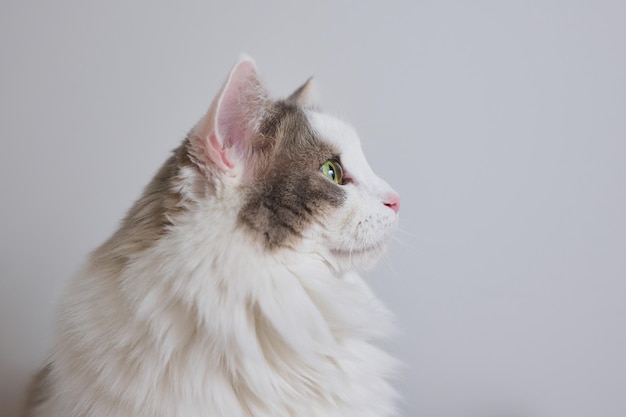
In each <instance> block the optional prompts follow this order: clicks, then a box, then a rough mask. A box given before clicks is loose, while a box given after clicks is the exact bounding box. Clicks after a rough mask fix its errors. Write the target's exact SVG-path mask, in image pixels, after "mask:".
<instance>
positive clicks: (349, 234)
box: [25, 57, 399, 417]
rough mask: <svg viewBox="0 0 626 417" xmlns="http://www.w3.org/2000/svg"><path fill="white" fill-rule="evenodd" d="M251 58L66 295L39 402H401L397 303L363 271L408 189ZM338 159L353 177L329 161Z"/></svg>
mask: <svg viewBox="0 0 626 417" xmlns="http://www.w3.org/2000/svg"><path fill="white" fill-rule="evenodd" d="M309 86H310V83H307V84H305V85H304V86H302V87H301V88H300V89H298V90H297V91H296V92H295V93H294V94H293V95H292V96H290V97H289V98H288V99H287V100H282V101H273V100H270V99H269V98H268V96H267V93H266V91H265V88H264V87H263V85H262V83H261V82H260V81H259V78H258V76H257V75H256V68H255V66H254V63H253V61H252V60H250V59H249V58H246V57H243V58H242V59H241V60H240V62H239V63H238V64H237V65H236V66H235V67H234V69H233V70H232V71H231V73H230V75H229V77H228V79H227V81H226V83H225V84H224V86H223V87H222V89H221V91H220V92H219V93H218V95H217V97H216V98H215V100H214V101H213V104H212V105H211V108H210V109H209V111H208V112H207V114H206V115H205V117H204V118H203V119H202V120H201V121H200V122H199V123H198V124H197V125H196V127H195V128H194V129H193V130H192V131H191V133H190V134H189V136H188V137H187V138H186V139H185V141H184V142H183V143H182V144H181V146H180V147H179V148H178V149H176V150H175V151H174V154H173V155H172V156H171V157H170V159H169V160H168V161H167V162H166V163H165V165H164V166H163V167H162V168H161V170H160V171H159V172H158V173H157V175H156V176H155V177H154V179H153V180H152V182H151V183H150V184H149V185H148V187H147V188H146V190H145V192H144V194H143V195H142V197H141V198H140V199H139V200H138V201H137V202H136V203H135V205H134V206H133V208H132V209H131V210H130V211H129V213H128V215H127V216H126V218H125V220H124V221H123V222H122V224H121V226H120V228H119V230H118V231H117V232H116V233H115V234H114V235H113V236H112V237H111V238H110V239H109V240H108V241H107V242H105V243H104V244H103V245H102V246H101V247H100V248H98V249H97V250H96V251H95V252H94V253H93V254H92V255H91V256H90V258H89V260H88V261H87V263H86V264H85V266H84V267H83V268H82V270H81V271H80V272H79V273H78V274H77V275H76V276H75V277H74V278H73V279H72V280H71V282H70V284H69V287H68V289H67V291H66V293H65V295H64V297H63V300H62V303H61V307H60V311H59V316H58V326H57V327H58V329H57V338H56V345H55V348H54V350H53V353H52V355H51V361H50V363H49V364H48V365H47V366H46V367H45V368H44V369H43V370H42V371H41V372H40V374H39V376H38V378H37V381H36V383H35V385H34V389H33V395H32V396H31V398H30V404H29V406H28V409H27V411H26V414H25V415H27V416H32V417H78V416H81V417H82V416H90V417H104V416H108V417H122V416H133V417H143V416H145V417H159V416H164V417H165V416H167V417H194V416H204V417H217V416H220V417H224V416H229V417H252V416H254V417H269V416H272V417H287V416H298V417H322V416H324V417H339V416H341V417H386V416H392V415H394V414H395V411H394V405H393V404H394V398H395V394H394V391H393V389H392V387H391V386H390V384H389V382H388V379H389V378H390V377H391V376H392V375H393V373H394V369H395V361H394V360H393V359H392V358H391V357H390V356H388V355H387V354H386V353H384V352H383V351H382V350H381V349H380V348H378V347H377V346H376V345H375V344H374V342H375V341H376V340H378V339H380V338H381V337H384V336H386V335H387V334H388V333H389V331H390V329H391V324H390V317H389V313H388V312H387V310H386V309H385V308H384V307H383V306H382V305H381V303H380V302H379V301H378V300H377V299H376V297H375V296H374V295H373V294H372V292H371V291H370V290H369V288H368V287H367V285H366V284H365V283H364V282H363V280H362V279H361V278H360V277H359V276H358V275H357V273H356V272H354V270H356V269H360V268H362V267H366V266H369V265H370V264H371V263H372V262H373V260H375V259H377V258H378V257H379V255H380V253H381V251H382V250H383V248H384V244H385V242H386V240H387V239H388V238H389V236H390V234H391V233H392V231H393V229H394V227H395V224H396V222H397V210H398V204H399V199H398V197H397V194H395V193H394V192H393V190H392V189H391V188H390V187H389V186H388V185H387V184H386V183H385V182H384V181H383V180H381V179H380V178H378V177H377V176H376V175H375V174H374V173H373V171H372V170H371V168H370V167H369V165H368V164H367V161H366V160H365V157H364V156H363V153H362V151H361V148H360V145H359V139H358V136H357V134H356V133H355V131H354V130H353V129H352V128H351V127H350V126H348V125H346V124H345V123H343V122H341V121H339V120H337V119H334V118H332V117H330V116H327V115H324V114H322V113H319V112H317V111H314V110H312V109H311V108H309V107H304V106H303V105H302V104H303V103H305V102H306V99H307V97H306V95H307V94H308V91H309V90H310V88H309ZM329 159H331V160H336V161H337V163H341V165H342V166H343V169H344V173H345V179H344V182H343V184H340V185H338V184H334V183H333V182H332V181H330V180H329V179H328V178H326V177H325V176H324V175H323V174H322V173H321V172H320V170H319V167H320V166H321V165H322V164H323V163H324V162H325V161H326V160H329Z"/></svg>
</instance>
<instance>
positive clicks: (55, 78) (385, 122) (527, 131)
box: [0, 0, 626, 417]
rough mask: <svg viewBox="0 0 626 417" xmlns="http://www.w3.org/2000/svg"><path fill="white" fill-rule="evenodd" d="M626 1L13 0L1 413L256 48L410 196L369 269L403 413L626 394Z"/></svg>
mask: <svg viewBox="0 0 626 417" xmlns="http://www.w3.org/2000/svg"><path fill="white" fill-rule="evenodd" d="M625 16H626V3H624V2H619V1H616V2H605V1H588V2H580V1H550V0H547V1H536V2H535V1H517V2H499V1H493V2H486V1H476V2H470V1H467V2H461V1H456V2H446V1H419V0H411V1H403V2H391V1H389V2H384V3H383V2H345V1H335V2H323V1H310V2H308V3H296V2H275V1H267V2H255V1H249V2H234V1H229V2H216V1H178V2H164V1H148V0H144V1H121V0H115V1H112V0H109V1H100V2H86V1H66V0H58V1H44V0H33V1H17V0H4V1H3V2H2V3H1V4H0V138H1V140H2V147H1V148H0V195H1V204H0V245H1V246H0V415H2V416H5V415H6V416H9V417H10V416H13V415H15V412H16V407H17V404H18V402H19V399H20V395H21V392H22V390H23V388H24V385H25V383H26V380H27V378H28V375H29V373H31V372H33V371H34V370H35V369H36V368H37V366H38V365H39V364H41V363H42V361H43V360H44V359H45V356H46V352H47V351H48V349H49V347H50V338H51V332H52V325H53V312H54V308H55V303H56V300H57V298H58V296H59V294H60V291H61V290H62V288H63V285H64V282H65V280H66V279H67V277H68V276H69V275H71V274H72V272H73V271H75V270H76V269H77V268H78V265H79V264H80V263H81V262H82V260H83V259H84V258H85V256H86V254H87V253H88V252H89V251H90V250H92V249H94V248H95V247H96V246H98V245H99V244H100V243H101V242H102V241H103V240H104V239H105V238H107V237H108V236H109V234H111V233H112V231H113V230H114V228H115V227H116V224H117V222H118V221H119V220H120V219H121V217H122V216H123V214H124V212H125V211H126V210H127V209H128V208H129V207H130V205H131V204H132V202H133V201H134V199H135V198H137V197H138V196H139V193H140V192H141V189H142V187H143V186H144V185H145V184H147V182H148V180H149V179H150V177H151V176H152V174H153V173H154V172H155V171H156V169H157V168H158V167H159V166H160V164H161V163H162V162H163V161H164V160H165V158H166V157H167V155H168V152H169V151H170V150H171V149H173V148H174V147H176V146H177V144H178V143H179V141H180V140H181V139H182V138H183V137H184V135H185V134H186V132H187V130H188V129H190V128H191V126H192V125H193V124H194V123H195V122H196V121H197V119H198V118H199V117H200V116H201V115H202V113H203V112H204V111H205V110H206V109H207V107H208V105H209V103H210V101H211V99H212V97H213V95H214V94H215V93H216V91H217V89H218V88H219V86H220V85H221V83H222V81H223V80H224V78H225V77H226V75H227V72H228V70H229V69H230V67H231V65H232V64H233V63H234V62H235V60H236V59H237V57H238V55H239V53H240V52H242V51H246V52H248V53H249V54H250V55H252V56H253V57H255V58H256V60H257V64H258V66H259V68H260V71H261V74H262V76H263V78H264V79H265V80H266V83H267V85H268V87H269V89H270V91H272V92H273V93H274V94H275V95H276V96H284V95H286V94H289V93H290V92H291V91H292V90H293V89H295V88H296V87H297V86H299V85H300V84H301V83H302V82H303V81H304V80H306V78H308V77H309V76H311V75H314V76H315V77H316V78H317V80H318V84H319V90H320V93H321V100H320V104H321V105H322V108H324V109H325V110H327V111H329V112H331V113H334V114H337V115H339V116H341V117H343V118H345V119H346V120H348V121H350V122H351V123H352V124H354V125H355V126H356V128H357V130H358V131H359V133H360V135H361V137H362V141H363V146H364V149H365V151H366V155H368V158H369V161H370V164H371V165H372V166H373V167H374V169H375V171H377V173H378V174H379V175H380V176H382V177H383V178H385V179H386V180H388V182H389V183H390V184H392V185H393V186H394V188H395V189H396V190H397V191H399V192H400V194H401V196H402V208H401V210H400V213H401V228H402V231H400V232H398V234H397V237H398V239H397V241H396V242H395V243H394V244H393V245H392V247H391V249H390V252H389V257H388V262H386V263H384V264H383V265H381V266H380V267H379V268H378V269H376V270H375V271H372V273H371V274H369V278H368V279H369V281H370V282H371V284H372V286H373V287H375V289H376V291H377V293H378V294H379V295H380V296H381V297H382V298H383V299H384V300H385V301H386V303H387V304H388V305H389V307H390V308H391V309H392V310H393V311H394V312H395V313H396V315H397V317H398V324H399V327H400V329H401V331H400V334H399V336H398V337H397V338H396V339H395V340H394V341H393V342H392V343H391V344H390V346H389V348H390V349H391V350H392V351H393V352H395V354H396V355H397V356H398V357H400V358H401V359H402V360H403V361H404V362H405V363H406V365H407V366H406V371H405V374H404V376H403V378H402V379H401V380H400V381H399V382H398V385H397V386H398V388H399V389H400V390H401V392H402V395H403V397H404V403H403V404H402V408H403V410H404V413H405V415H406V416H409V417H412V416H427V417H466V416H475V417H584V416H602V417H612V416H616V417H617V416H624V415H626V394H625V393H626V358H625V356H626V282H625V281H626V219H625V216H626V24H625V23H624V22H625Z"/></svg>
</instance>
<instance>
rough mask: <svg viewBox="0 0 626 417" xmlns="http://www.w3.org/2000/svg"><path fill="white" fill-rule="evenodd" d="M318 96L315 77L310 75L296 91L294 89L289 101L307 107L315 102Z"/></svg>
mask: <svg viewBox="0 0 626 417" xmlns="http://www.w3.org/2000/svg"><path fill="white" fill-rule="evenodd" d="M316 98H317V88H316V82H315V81H314V80H313V77H310V78H309V79H308V80H306V82H305V83H304V84H302V85H301V86H300V87H299V88H298V89H297V90H296V91H294V92H293V93H292V94H291V95H290V96H289V97H288V98H287V101H288V102H289V103H293V104H297V105H299V106H303V107H307V106H311V105H313V104H314V102H315V101H316Z"/></svg>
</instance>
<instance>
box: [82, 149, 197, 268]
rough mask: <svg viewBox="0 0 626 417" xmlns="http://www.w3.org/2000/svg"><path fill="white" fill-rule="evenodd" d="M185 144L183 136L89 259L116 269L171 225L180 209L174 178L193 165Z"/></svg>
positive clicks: (122, 266) (121, 266)
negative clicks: (109, 235) (183, 169)
mask: <svg viewBox="0 0 626 417" xmlns="http://www.w3.org/2000/svg"><path fill="white" fill-rule="evenodd" d="M188 148H189V141H188V140H185V141H184V142H183V143H182V145H181V146H179V147H178V148H176V149H175V150H174V152H173V155H172V156H171V157H170V158H169V159H168V160H167V161H166V162H165V164H164V165H163V166H162V167H161V169H160V170H159V171H158V172H157V174H156V175H155V176H154V178H152V181H150V183H149V184H148V186H147V187H146V188H145V190H144V192H143V194H142V196H141V197H140V198H139V200H137V201H136V202H135V204H133V206H132V208H131V209H130V210H129V211H128V213H127V214H126V217H125V218H124V220H123V221H122V224H121V225H120V227H119V229H118V230H117V232H115V234H114V235H113V236H111V237H110V238H109V239H108V240H107V241H106V242H105V243H104V244H103V245H102V246H100V247H99V248H98V249H96V251H95V252H94V253H93V254H92V261H93V262H94V263H95V264H96V265H98V266H99V267H100V268H101V269H102V268H103V269H104V270H107V269H112V270H113V271H112V272H115V273H119V271H121V270H122V269H123V268H124V267H125V266H126V265H127V263H128V260H129V259H130V257H131V256H132V255H134V254H137V253H138V252H141V251H142V250H145V249H147V248H148V247H150V246H152V245H153V244H154V243H155V242H156V241H157V240H158V239H159V238H160V237H161V236H162V235H163V234H164V233H165V232H166V231H167V228H168V227H169V226H171V220H172V218H174V217H175V216H176V215H178V214H179V213H181V212H183V210H184V208H183V207H182V206H181V204H180V202H181V200H182V198H181V195H180V194H179V193H177V192H176V190H175V184H174V179H175V178H176V176H177V175H178V173H179V172H180V169H181V168H182V167H185V166H190V167H195V164H194V163H193V162H192V161H191V159H190V156H189V151H188ZM194 169H195V168H194Z"/></svg>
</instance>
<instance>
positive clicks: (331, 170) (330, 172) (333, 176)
mask: <svg viewBox="0 0 626 417" xmlns="http://www.w3.org/2000/svg"><path fill="white" fill-rule="evenodd" d="M328 173H329V174H330V175H331V176H332V178H333V180H334V179H335V171H334V170H333V169H332V168H329V169H328Z"/></svg>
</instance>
